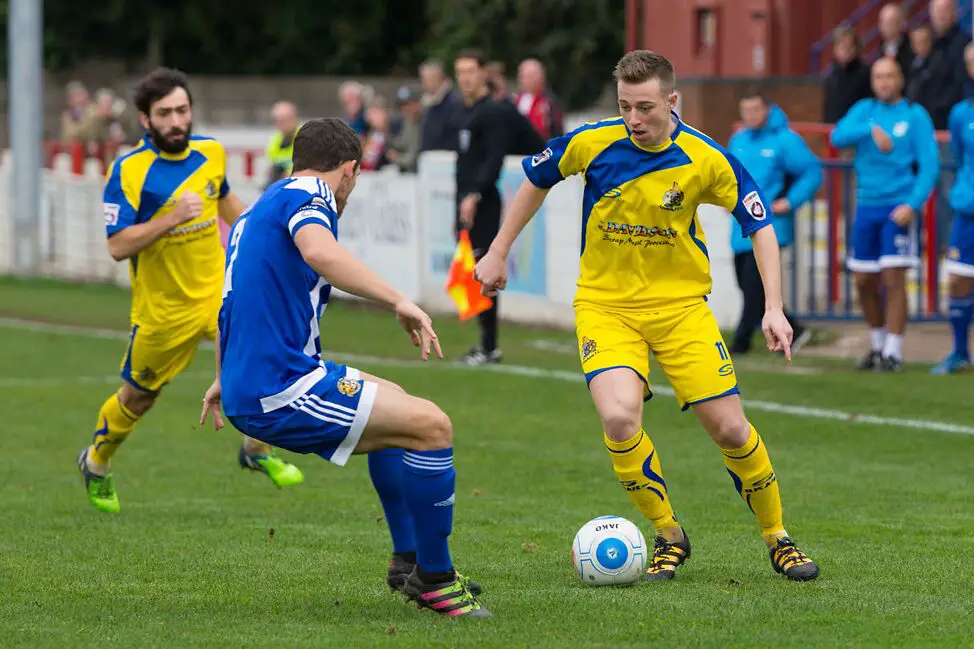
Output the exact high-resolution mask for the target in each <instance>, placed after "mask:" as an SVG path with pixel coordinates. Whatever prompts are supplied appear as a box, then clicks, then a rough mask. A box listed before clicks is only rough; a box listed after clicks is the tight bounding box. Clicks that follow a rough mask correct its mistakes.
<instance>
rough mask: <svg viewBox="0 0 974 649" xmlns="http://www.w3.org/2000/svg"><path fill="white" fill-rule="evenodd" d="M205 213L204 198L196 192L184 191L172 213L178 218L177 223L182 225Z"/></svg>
mask: <svg viewBox="0 0 974 649" xmlns="http://www.w3.org/2000/svg"><path fill="white" fill-rule="evenodd" d="M202 213H203V199H202V198H200V195H199V194H196V193H194V192H183V195H182V196H180V197H179V199H178V200H177V201H176V207H174V208H173V211H172V215H173V218H174V219H175V220H176V225H182V224H183V223H186V222H187V221H192V220H193V219H195V218H197V217H199V215H200V214H202Z"/></svg>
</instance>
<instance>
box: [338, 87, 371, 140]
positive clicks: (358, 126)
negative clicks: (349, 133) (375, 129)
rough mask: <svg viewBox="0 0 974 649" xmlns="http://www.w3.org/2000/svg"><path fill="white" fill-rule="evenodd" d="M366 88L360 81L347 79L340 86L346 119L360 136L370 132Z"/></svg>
mask: <svg viewBox="0 0 974 649" xmlns="http://www.w3.org/2000/svg"><path fill="white" fill-rule="evenodd" d="M367 99H368V98H367V97H366V88H365V86H363V85H362V84H361V83H359V82H358V81H346V82H344V83H343V84H342V85H341V86H339V87H338V100H339V101H340V102H341V103H342V108H343V109H344V111H345V121H346V122H348V125H349V126H351V127H352V130H353V131H355V133H357V134H358V136H359V137H360V138H363V139H364V138H365V136H366V135H367V134H368V130H369V126H368V124H367V123H366V120H365V104H366V103H367Z"/></svg>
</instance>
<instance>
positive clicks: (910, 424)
mask: <svg viewBox="0 0 974 649" xmlns="http://www.w3.org/2000/svg"><path fill="white" fill-rule="evenodd" d="M0 327H6V328H9V329H20V330H24V331H36V332H43V333H52V334H60V335H68V336H86V337H89V338H106V339H112V340H127V339H128V337H129V335H128V333H127V332H124V331H116V330H112V329H94V328H88V327H75V326H70V325H56V324H49V323H45V322H35V321H33V320H20V319H17V318H0ZM204 345H205V346H207V347H210V348H212V347H213V345H212V343H204ZM322 354H323V355H324V356H327V357H328V358H331V359H333V360H336V361H339V362H342V363H368V364H373V365H379V366H382V367H410V368H419V367H434V368H437V369H444V368H445V369H454V370H460V371H484V372H491V373H494V374H508V375H512V376H527V377H533V378H546V379H556V380H559V381H568V382H572V383H583V382H584V381H585V378H584V377H583V376H582V375H581V374H579V373H578V372H566V371H564V370H548V369H543V368H539V367H525V366H522V365H484V366H481V367H478V368H471V367H466V366H463V365H458V364H453V363H445V364H437V362H436V361H431V362H430V363H424V362H423V361H408V360H400V359H393V358H382V357H378V356H365V355H360V354H345V353H342V352H334V351H330V350H325V351H323V352H322ZM114 380H117V379H114ZM653 393H654V394H658V395H665V396H670V397H672V396H674V393H673V390H672V389H670V388H667V387H654V388H653ZM743 403H744V407H745V408H746V409H748V410H761V411H763V412H773V413H777V414H782V415H791V416H793V417H804V418H808V419H829V420H832V421H842V422H846V423H850V424H871V425H876V426H887V427H888V426H896V427H899V428H913V429H917V430H932V431H938V432H942V433H955V434H959V435H974V426H965V425H963V424H953V423H949V422H942V421H933V420H930V419H901V418H898V417H878V416H875V415H863V414H856V413H850V412H844V411H842V410H831V409H829V408H812V407H808V406H794V405H789V404H785V403H776V402H774V401H761V400H757V399H744V400H743Z"/></svg>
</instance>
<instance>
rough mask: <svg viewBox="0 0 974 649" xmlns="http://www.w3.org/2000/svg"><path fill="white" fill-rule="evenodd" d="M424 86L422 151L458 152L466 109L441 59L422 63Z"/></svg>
mask: <svg viewBox="0 0 974 649" xmlns="http://www.w3.org/2000/svg"><path fill="white" fill-rule="evenodd" d="M419 80H420V83H421V85H422V86H423V123H422V125H421V126H420V137H419V140H420V145H419V150H420V151H456V150H457V146H458V143H459V139H460V124H461V123H462V122H463V119H464V113H465V109H464V107H463V101H462V100H461V99H460V96H459V95H458V94H457V93H456V91H455V90H454V89H453V84H452V83H451V82H450V78H449V77H448V76H447V75H446V72H445V71H444V70H443V64H442V63H440V62H439V61H434V60H429V61H426V62H424V63H423V64H422V65H421V66H419Z"/></svg>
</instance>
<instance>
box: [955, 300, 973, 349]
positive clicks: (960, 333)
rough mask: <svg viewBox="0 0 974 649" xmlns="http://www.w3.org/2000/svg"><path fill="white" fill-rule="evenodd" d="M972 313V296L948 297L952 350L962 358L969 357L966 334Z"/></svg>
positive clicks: (969, 326)
mask: <svg viewBox="0 0 974 649" xmlns="http://www.w3.org/2000/svg"><path fill="white" fill-rule="evenodd" d="M972 315H974V296H970V295H969V296H967V297H963V298H956V297H952V298H950V324H951V326H952V327H953V329H954V352H955V353H956V354H957V355H958V356H961V357H963V358H970V351H969V348H968V346H967V336H968V332H969V331H970V328H971V318H972Z"/></svg>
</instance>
